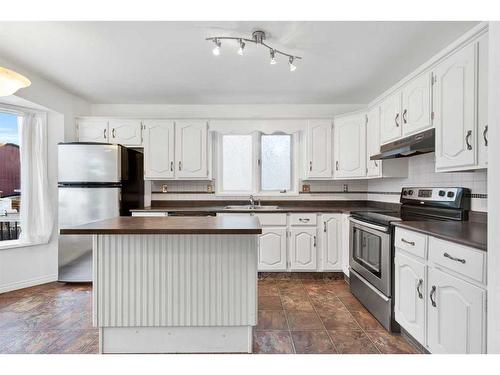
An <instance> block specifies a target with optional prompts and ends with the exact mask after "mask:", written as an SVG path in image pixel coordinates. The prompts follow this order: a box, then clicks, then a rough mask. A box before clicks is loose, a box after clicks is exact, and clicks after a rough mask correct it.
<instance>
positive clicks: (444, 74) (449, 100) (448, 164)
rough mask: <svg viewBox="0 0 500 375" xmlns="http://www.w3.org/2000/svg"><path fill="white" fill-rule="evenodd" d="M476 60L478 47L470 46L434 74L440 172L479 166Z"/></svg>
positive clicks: (441, 65) (435, 122)
mask: <svg viewBox="0 0 500 375" xmlns="http://www.w3.org/2000/svg"><path fill="white" fill-rule="evenodd" d="M475 56H476V50H475V44H470V45H468V46H465V47H464V48H462V49H461V50H460V51H458V52H456V53H455V54H453V55H452V56H450V57H449V58H447V59H446V60H445V61H443V62H442V63H441V64H439V65H438V66H437V67H436V69H435V71H434V77H435V78H434V80H435V82H434V92H433V101H434V103H433V104H434V126H435V128H436V171H446V170H453V169H460V168H467V167H470V166H474V164H475V163H476V154H477V149H476V144H477V126H476V125H477V124H476V120H475V91H476V90H475V75H476V74H475V66H476V64H475Z"/></svg>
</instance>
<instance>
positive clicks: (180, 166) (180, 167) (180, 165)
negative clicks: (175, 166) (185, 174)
mask: <svg viewBox="0 0 500 375" xmlns="http://www.w3.org/2000/svg"><path fill="white" fill-rule="evenodd" d="M179 170H180V171H181V170H182V163H181V162H180V161H179Z"/></svg>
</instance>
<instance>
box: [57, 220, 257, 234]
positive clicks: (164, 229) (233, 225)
mask: <svg viewBox="0 0 500 375" xmlns="http://www.w3.org/2000/svg"><path fill="white" fill-rule="evenodd" d="M59 233H60V234H63V235H65V234H90V235H92V234H261V233H262V228H261V226H260V222H259V219H258V218H256V217H252V216H248V217H246V216H245V217H239V216H230V217H227V216H222V217H201V216H200V217H198V216H196V217H186V216H182V217H179V216H175V217H131V216H120V217H116V218H112V219H107V220H101V221H96V222H93V223H89V224H85V225H81V226H77V227H73V228H64V229H60V231H59Z"/></svg>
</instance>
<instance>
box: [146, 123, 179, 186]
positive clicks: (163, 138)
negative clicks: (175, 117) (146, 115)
mask: <svg viewBox="0 0 500 375" xmlns="http://www.w3.org/2000/svg"><path fill="white" fill-rule="evenodd" d="M144 178H145V179H151V180H162V179H171V178H174V123H173V121H169V120H148V121H145V122H144Z"/></svg>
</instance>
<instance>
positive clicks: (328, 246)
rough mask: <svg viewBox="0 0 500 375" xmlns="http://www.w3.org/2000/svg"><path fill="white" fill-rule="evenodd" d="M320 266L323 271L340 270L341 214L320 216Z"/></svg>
mask: <svg viewBox="0 0 500 375" xmlns="http://www.w3.org/2000/svg"><path fill="white" fill-rule="evenodd" d="M321 221H322V225H323V228H321V229H322V232H321V252H322V255H321V268H322V270H323V271H341V270H342V254H341V250H342V215H341V214H325V215H322V216H321Z"/></svg>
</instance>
